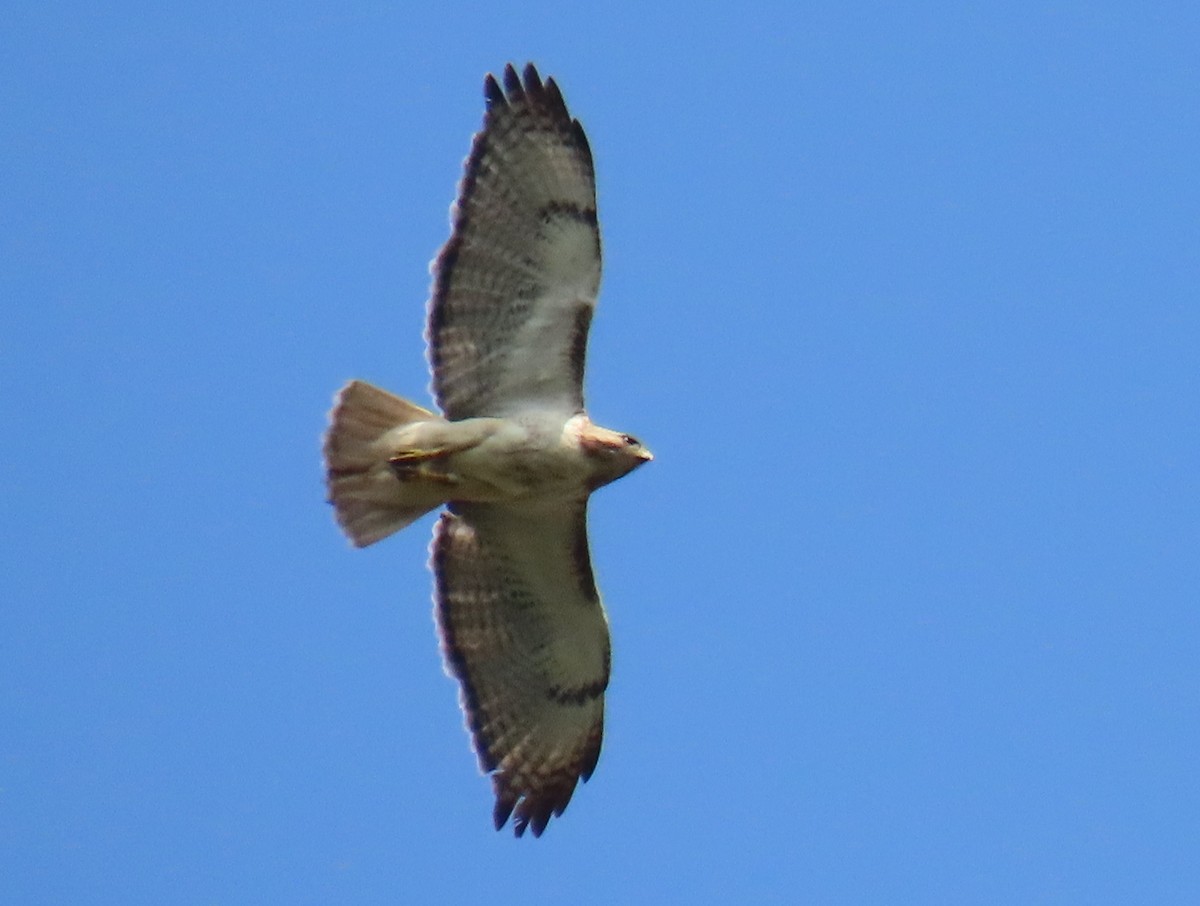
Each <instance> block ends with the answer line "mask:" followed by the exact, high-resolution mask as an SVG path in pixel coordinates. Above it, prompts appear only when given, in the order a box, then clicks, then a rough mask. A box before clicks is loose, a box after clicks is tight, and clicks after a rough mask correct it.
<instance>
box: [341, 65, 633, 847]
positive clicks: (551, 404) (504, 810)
mask: <svg viewBox="0 0 1200 906" xmlns="http://www.w3.org/2000/svg"><path fill="white" fill-rule="evenodd" d="M484 95H485V98H486V101H487V113H486V115H485V117H484V124H483V128H482V130H481V131H480V132H479V133H478V134H477V135H476V136H475V140H474V144H473V146H472V148H471V154H470V157H469V158H468V159H467V164H466V171H465V174H464V176H463V180H462V183H461V185H460V187H459V196H458V200H457V202H456V204H455V206H454V208H453V211H452V220H453V231H452V234H451V237H450V239H449V241H448V242H447V243H446V245H445V247H444V248H443V249H442V251H441V253H440V254H439V255H438V258H437V260H436V262H435V264H434V268H433V271H434V286H433V296H432V299H431V301H430V306H429V326H428V333H427V338H428V341H429V359H430V365H431V368H432V371H433V390H434V396H435V398H436V400H437V403H438V406H439V408H440V409H441V413H442V414H441V415H440V416H439V415H436V414H434V413H432V412H429V411H427V410H425V409H422V408H421V407H419V406H415V405H414V404H412V403H409V402H407V401H405V400H402V399H400V398H398V397H395V396H392V395H391V394H390V393H387V392H386V391H383V390H380V389H379V388H377V387H373V386H372V385H370V384H366V383H364V382H362V381H354V382H352V383H350V384H349V385H347V386H346V387H345V388H343V390H342V391H341V392H340V393H339V394H338V398H337V401H336V403H335V406H334V410H333V413H332V416H331V426H330V429H329V432H328V434H327V435H326V440H325V460H326V468H327V479H328V487H329V498H330V502H332V503H333V504H334V506H335V508H336V513H337V518H338V522H339V524H340V525H341V526H342V528H343V529H344V530H345V532H346V534H347V535H348V536H349V537H350V539H351V540H352V541H353V542H354V543H355V544H356V545H358V546H360V547H361V546H365V545H368V544H373V543H374V542H376V541H379V540H380V539H382V538H384V537H386V536H387V535H389V534H391V533H393V532H395V531H398V530H399V529H401V528H403V527H404V526H406V525H408V524H409V523H411V522H412V521H414V520H415V519H417V518H419V517H420V516H421V515H423V514H424V513H427V512H429V511H430V510H432V509H435V508H437V507H439V506H442V505H443V504H445V507H446V509H445V511H444V512H443V513H442V516H441V519H440V521H439V522H438V524H437V527H436V529H435V531H434V541H433V556H432V564H431V565H432V568H433V572H434V576H435V585H436V590H435V600H436V609H437V622H438V628H439V632H440V635H441V640H442V650H443V653H444V656H445V659H446V664H447V668H448V670H449V671H450V672H451V673H452V674H453V675H454V676H455V677H456V678H457V679H458V681H459V683H460V689H461V701H462V705H463V710H464V712H465V714H466V719H467V724H468V726H469V728H470V731H471V736H472V740H473V742H474V745H475V750H476V752H477V754H478V756H479V761H480V764H481V766H482V767H483V769H484V770H485V771H487V772H489V773H490V774H491V777H492V785H493V788H494V791H495V795H496V807H495V816H494V817H495V823H496V827H497V828H500V827H502V826H503V825H504V823H505V822H506V821H507V820H508V819H509V817H510V816H511V817H512V818H513V824H514V829H515V831H516V833H517V835H518V836H520V835H521V834H523V833H524V831H525V829H526V828H527V827H528V828H530V829H532V831H533V833H534V835H535V836H536V835H540V834H541V833H542V831H543V830H544V829H545V827H546V823H547V822H548V821H549V820H550V818H551V816H552V815H560V814H562V811H563V809H564V808H566V806H567V803H568V802H569V801H570V799H571V795H572V793H573V792H574V790H575V786H576V784H577V783H578V781H579V780H580V779H583V780H587V779H588V778H589V777H590V776H591V774H592V771H593V770H594V769H595V767H596V760H597V758H598V757H599V755H600V742H601V737H602V732H603V720H604V690H605V688H606V687H607V685H608V677H609V663H610V656H609V652H610V649H609V634H608V623H607V620H606V619H605V616H604V609H603V607H602V606H601V603H600V596H599V594H598V592H597V591H596V585H595V581H594V579H593V575H592V567H591V562H590V558H589V555H588V543H587V524H586V514H587V501H588V497H589V495H590V494H591V492H592V491H594V490H596V489H597V488H599V487H601V486H603V485H605V484H607V483H609V482H611V481H614V480H616V479H617V478H620V477H621V476H622V475H625V474H627V473H628V472H630V471H632V470H633V469H634V468H636V467H637V466H639V465H641V464H642V463H644V462H646V461H648V460H649V459H650V458H651V457H650V454H649V452H648V451H647V450H646V449H645V448H644V447H643V446H642V445H641V444H640V443H639V442H638V441H637V440H635V439H634V438H632V437H630V436H629V435H626V434H620V433H617V432H615V431H610V430H608V429H605V428H600V427H598V426H596V425H593V424H592V423H591V421H590V420H589V419H588V417H587V415H586V413H585V411H584V406H583V370H584V354H585V350H586V346H587V332H588V326H589V325H590V323H591V319H592V312H593V310H594V307H595V304H596V294H597V292H598V290H599V285H600V233H599V226H598V222H597V218H596V192H595V181H594V173H593V168H592V157H591V152H590V150H589V148H588V143H587V139H586V137H585V136H584V133H583V128H582V127H581V126H580V125H579V122H578V121H577V120H573V119H572V118H571V116H570V114H569V113H568V112H567V108H566V105H565V104H564V103H563V99H562V95H561V94H560V93H559V90H558V87H557V86H556V85H555V83H554V81H553V80H552V79H549V80H547V81H546V82H545V83H543V82H542V80H541V79H540V77H539V76H538V73H537V71H536V70H535V69H534V67H533V66H532V65H529V66H527V67H526V68H525V71H524V78H523V79H522V78H521V77H519V76H518V75H517V73H516V71H515V70H514V69H513V68H512V66H508V67H507V68H506V69H505V71H504V76H503V87H501V85H500V83H498V82H497V81H496V79H495V78H493V77H492V76H490V75H489V76H488V77H487V79H486V81H485V83H484Z"/></svg>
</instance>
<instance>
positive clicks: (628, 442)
mask: <svg viewBox="0 0 1200 906" xmlns="http://www.w3.org/2000/svg"><path fill="white" fill-rule="evenodd" d="M621 440H623V441H624V442H625V446H627V447H640V446H641V441H639V440H638V439H637V438H636V437H634V436H633V435H632V434H622V435H621Z"/></svg>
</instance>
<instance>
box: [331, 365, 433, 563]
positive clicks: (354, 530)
mask: <svg viewBox="0 0 1200 906" xmlns="http://www.w3.org/2000/svg"><path fill="white" fill-rule="evenodd" d="M430 420H435V421H440V417H439V416H437V415H435V414H434V413H432V412H430V411H429V410H428V409H422V408H421V407H420V406H417V405H415V404H413V403H410V402H408V401H407V400H403V399H401V398H400V397H398V396H393V395H392V394H390V393H388V392H387V391H386V390H380V389H379V388H378V387H376V386H374V385H373V384H368V383H367V382H366V381H351V382H350V383H349V384H347V385H346V386H345V387H343V388H342V389H341V390H340V391H338V395H337V396H336V397H335V398H334V404H333V411H332V412H331V413H330V416H329V422H330V424H329V431H328V433H326V435H325V448H324V452H325V480H326V487H327V488H328V491H329V502H330V503H332V504H333V506H334V511H335V512H336V514H337V521H338V525H340V526H341V527H342V531H344V532H345V533H346V537H348V538H349V539H350V541H351V542H352V543H353V544H354V546H355V547H366V546H367V545H369V544H374V543H375V542H376V541H380V540H382V539H383V538H386V537H387V536H388V535H390V534H392V533H393V532H398V531H400V529H402V528H404V527H405V526H406V525H408V524H409V523H411V522H415V521H416V520H417V519H419V518H421V517H422V516H424V515H425V514H426V513H428V512H429V511H430V510H432V509H434V508H435V507H438V506H440V505H441V504H442V503H444V502H445V499H446V498H445V496H444V495H443V494H442V492H441V490H440V489H439V488H437V487H435V486H431V485H430V484H428V483H426V482H420V481H416V482H402V481H400V479H399V478H398V477H397V475H396V472H395V471H394V470H393V468H392V465H391V462H390V459H391V458H392V456H393V455H394V453H395V451H394V450H392V449H391V448H390V446H389V445H388V443H387V440H388V434H389V433H390V432H392V431H393V430H394V429H396V428H399V427H401V426H403V425H407V424H411V423H412V422H420V421H430Z"/></svg>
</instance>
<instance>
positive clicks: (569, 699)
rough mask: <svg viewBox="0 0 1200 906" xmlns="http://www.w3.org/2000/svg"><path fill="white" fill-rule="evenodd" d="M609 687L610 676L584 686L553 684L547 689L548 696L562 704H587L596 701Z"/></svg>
mask: <svg viewBox="0 0 1200 906" xmlns="http://www.w3.org/2000/svg"><path fill="white" fill-rule="evenodd" d="M607 688H608V677H607V676H605V677H604V678H603V679H598V680H596V682H594V683H585V684H584V685H582V686H551V687H550V688H548V689H547V690H546V698H548V699H550V701H552V702H555V703H557V704H560V705H575V706H577V707H578V706H581V705H587V704H590V703H592V702H594V701H595V700H596V699H598V698H599V697H600V696H601V695H603V694H604V690H605V689H607Z"/></svg>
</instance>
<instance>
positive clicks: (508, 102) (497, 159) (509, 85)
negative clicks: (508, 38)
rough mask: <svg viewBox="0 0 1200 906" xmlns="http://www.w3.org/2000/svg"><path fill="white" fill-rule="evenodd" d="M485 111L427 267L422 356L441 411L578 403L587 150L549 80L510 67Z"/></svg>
mask: <svg viewBox="0 0 1200 906" xmlns="http://www.w3.org/2000/svg"><path fill="white" fill-rule="evenodd" d="M484 95H485V97H486V100H487V113H486V114H485V116H484V120H483V128H482V129H481V130H480V131H479V133H478V134H477V135H476V136H475V141H474V144H473V146H472V148H471V155H470V157H469V158H467V163H466V171H465V173H464V175H463V180H462V183H461V185H460V186H459V193H458V200H457V201H456V202H455V205H454V207H453V209H452V213H451V219H452V221H453V232H452V234H451V236H450V239H449V241H448V242H447V243H446V245H445V246H444V247H443V248H442V251H441V253H440V254H439V255H438V257H437V260H436V261H435V262H434V265H433V274H434V281H433V295H432V298H431V300H430V305H429V326H428V335H427V339H428V341H429V359H430V365H431V367H432V370H433V391H434V395H435V397H436V398H437V401H438V404H439V405H440V406H441V408H442V411H443V412H444V413H445V415H446V417H447V418H450V419H462V418H470V417H472V416H479V415H495V416H503V415H507V414H510V413H512V412H515V411H519V410H521V409H524V408H530V407H534V408H543V409H555V410H559V409H561V410H562V411H563V412H566V413H568V414H573V413H575V412H578V411H581V410H582V409H583V365H584V355H585V352H586V347H587V332H588V326H589V324H590V323H591V320H592V311H593V309H594V308H595V304H596V294H597V292H598V291H599V288H600V228H599V225H598V224H597V221H596V187H595V176H594V171H593V168H592V153H591V150H590V149H589V148H588V142H587V138H586V136H585V135H584V133H583V127H582V126H580V125H579V121H578V120H574V119H572V118H571V115H570V114H569V113H568V112H567V107H566V104H564V103H563V98H562V94H561V93H560V92H559V90H558V86H557V85H555V84H554V80H553V79H547V80H546V82H545V83H544V84H543V82H542V80H541V78H540V77H539V76H538V73H537V70H536V69H534V67H533V66H532V65H529V66H527V67H526V68H525V72H524V79H523V80H522V79H521V78H520V77H518V75H517V73H516V71H515V70H514V69H513V67H512V66H511V65H509V66H508V67H507V68H506V69H505V70H504V77H503V87H501V85H500V84H499V83H498V82H497V81H496V79H495V78H494V77H493V76H491V75H489V76H488V77H487V80H486V82H485V83H484Z"/></svg>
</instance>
